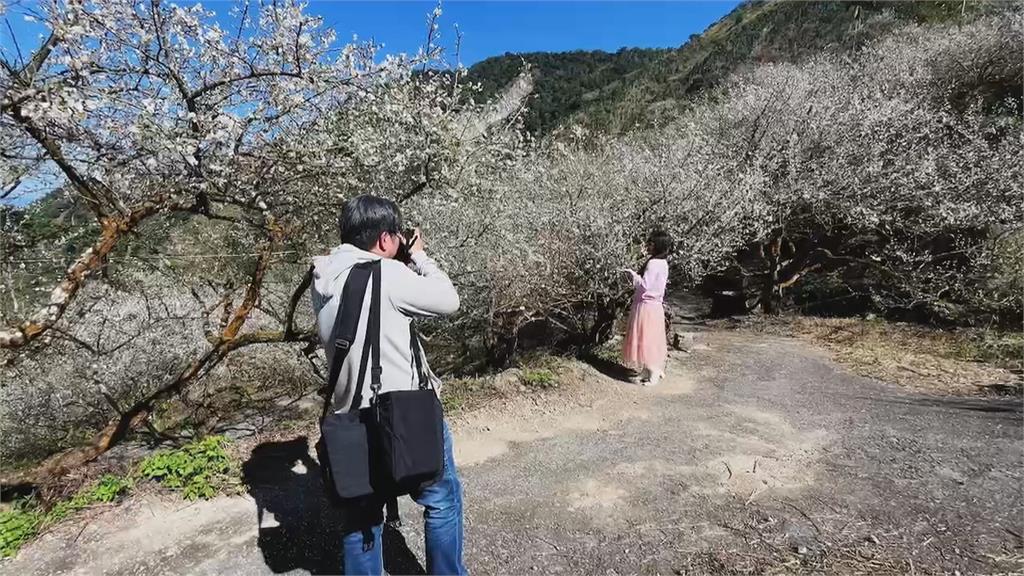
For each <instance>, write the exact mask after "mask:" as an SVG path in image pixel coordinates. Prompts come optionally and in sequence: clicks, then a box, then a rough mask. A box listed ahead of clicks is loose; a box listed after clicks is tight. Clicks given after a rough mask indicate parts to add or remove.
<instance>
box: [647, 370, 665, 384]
mask: <svg viewBox="0 0 1024 576" xmlns="http://www.w3.org/2000/svg"><path fill="white" fill-rule="evenodd" d="M664 377H665V374H663V373H661V372H655V373H653V374H651V376H650V378H648V379H647V380H645V381H644V386H657V385H658V384H659V383H660V382H661V380H662V378H664Z"/></svg>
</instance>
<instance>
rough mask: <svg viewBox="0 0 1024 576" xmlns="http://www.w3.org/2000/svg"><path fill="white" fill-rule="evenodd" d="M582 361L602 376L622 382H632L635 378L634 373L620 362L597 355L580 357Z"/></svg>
mask: <svg viewBox="0 0 1024 576" xmlns="http://www.w3.org/2000/svg"><path fill="white" fill-rule="evenodd" d="M580 360H582V361H584V362H586V363H587V364H590V365H591V366H593V367H594V369H595V370H597V371H598V372H600V373H601V374H604V375H605V376H607V377H609V378H613V379H615V380H619V381H621V382H630V378H632V377H633V376H634V372H633V371H632V370H630V369H629V368H627V367H625V366H623V365H622V364H619V363H618V362H612V361H611V360H607V359H605V358H601V357H600V356H598V355H596V354H584V355H582V356H581V357H580Z"/></svg>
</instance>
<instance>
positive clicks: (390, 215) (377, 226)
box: [338, 194, 402, 250]
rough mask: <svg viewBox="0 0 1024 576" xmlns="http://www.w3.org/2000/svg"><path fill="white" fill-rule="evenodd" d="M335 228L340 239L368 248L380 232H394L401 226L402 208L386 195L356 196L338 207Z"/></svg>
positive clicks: (343, 241)
mask: <svg viewBox="0 0 1024 576" xmlns="http://www.w3.org/2000/svg"><path fill="white" fill-rule="evenodd" d="M338 229H339V232H340V233H341V241H342V243H344V244H351V245H353V246H355V247H356V248H360V249H362V250H369V249H370V248H372V247H373V245H374V244H375V243H376V242H377V239H378V238H380V235H381V234H382V233H383V232H394V233H396V234H397V233H398V232H399V231H400V230H401V229H402V212H401V211H400V210H399V209H398V205H397V204H395V203H394V202H392V201H391V200H387V199H386V198H380V197H377V196H370V195H369V194H364V195H362V196H356V197H355V198H352V199H350V200H349V201H347V202H345V205H344V206H342V207H341V214H340V215H339V216H338Z"/></svg>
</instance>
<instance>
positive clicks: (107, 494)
mask: <svg viewBox="0 0 1024 576" xmlns="http://www.w3.org/2000/svg"><path fill="white" fill-rule="evenodd" d="M131 486H132V481H131V480H130V479H129V478H122V477H118V476H113V475H111V474H107V475H106V476H103V477H102V478H100V479H99V480H98V481H97V482H96V483H95V484H93V485H91V486H88V487H86V488H83V489H81V490H79V491H78V492H77V493H76V494H75V495H74V496H73V497H71V498H70V499H67V500H62V501H60V502H58V503H57V504H56V505H55V506H54V507H53V508H51V509H50V510H49V511H44V510H43V508H42V507H41V506H40V505H39V504H38V503H37V502H36V501H34V500H22V501H20V502H18V503H17V504H15V505H14V506H13V507H11V508H10V509H9V510H5V511H3V512H0V558H7V557H9V556H14V555H15V554H17V552H18V550H19V549H20V548H21V547H22V546H23V545H24V544H25V543H26V542H28V541H29V540H31V539H32V538H34V537H35V536H36V535H37V534H39V533H40V532H42V531H43V530H45V529H46V528H49V527H50V526H53V525H55V524H57V523H58V522H60V521H62V520H64V519H65V518H67V517H68V516H71V515H72V514H74V513H76V512H79V511H81V510H84V509H86V508H88V507H90V506H93V505H96V504H109V503H111V502H114V501H115V500H117V499H118V498H120V497H121V496H123V495H124V494H125V493H126V492H127V491H128V489H129V488H131Z"/></svg>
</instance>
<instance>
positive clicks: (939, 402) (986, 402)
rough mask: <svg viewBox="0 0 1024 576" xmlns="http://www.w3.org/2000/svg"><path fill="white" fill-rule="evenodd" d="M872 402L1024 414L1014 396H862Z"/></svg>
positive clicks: (998, 414)
mask: <svg viewBox="0 0 1024 576" xmlns="http://www.w3.org/2000/svg"><path fill="white" fill-rule="evenodd" d="M861 398H862V399H863V400H866V401H871V402H884V403H886V404H899V405H903V406H914V407H920V408H940V409H947V410H967V411H970V412H980V413H984V414H990V415H992V417H996V418H1006V419H1010V420H1020V419H1021V417H1022V415H1024V406H1022V405H1021V401H1020V398H1013V397H1006V396H1000V397H990V398H969V397H968V398H965V397H958V396H917V397H883V398H872V397H866V396H865V397H861Z"/></svg>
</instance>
